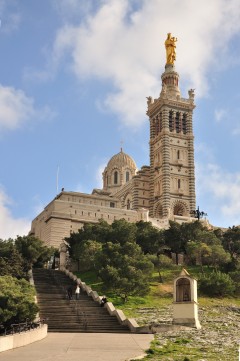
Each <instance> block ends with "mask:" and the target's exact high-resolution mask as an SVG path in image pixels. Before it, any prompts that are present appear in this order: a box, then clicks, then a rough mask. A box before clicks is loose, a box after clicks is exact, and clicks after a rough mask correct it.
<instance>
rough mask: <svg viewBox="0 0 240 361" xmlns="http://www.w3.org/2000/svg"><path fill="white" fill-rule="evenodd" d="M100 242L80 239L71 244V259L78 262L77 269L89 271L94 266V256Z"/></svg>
mask: <svg viewBox="0 0 240 361" xmlns="http://www.w3.org/2000/svg"><path fill="white" fill-rule="evenodd" d="M101 248H102V244H101V243H99V242H97V241H91V240H87V241H82V242H80V243H76V244H74V245H73V246H72V255H73V259H75V260H76V261H77V262H78V271H79V270H81V271H89V270H91V269H94V268H95V256H96V254H97V253H98V252H99V251H100V250H101Z"/></svg>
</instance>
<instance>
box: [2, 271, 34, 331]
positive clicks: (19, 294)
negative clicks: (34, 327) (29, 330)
mask: <svg viewBox="0 0 240 361" xmlns="http://www.w3.org/2000/svg"><path fill="white" fill-rule="evenodd" d="M34 295H35V290H34V288H33V287H32V286H30V284H29V283H28V282H27V281H26V280H24V279H21V280H18V279H16V278H14V277H11V276H1V277H0V324H2V325H3V326H4V327H9V325H11V323H19V322H23V321H25V320H26V319H29V321H33V320H34V318H35V316H36V313H37V311H38V307H37V305H36V304H35V300H34Z"/></svg>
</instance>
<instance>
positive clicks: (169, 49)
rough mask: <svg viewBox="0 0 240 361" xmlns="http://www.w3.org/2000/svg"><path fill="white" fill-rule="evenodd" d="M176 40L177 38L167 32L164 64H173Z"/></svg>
mask: <svg viewBox="0 0 240 361" xmlns="http://www.w3.org/2000/svg"><path fill="white" fill-rule="evenodd" d="M176 42H177V38H174V37H172V36H171V33H168V34H167V39H166V40H165V48H166V58H167V62H166V64H171V65H173V64H174V61H175V60H176Z"/></svg>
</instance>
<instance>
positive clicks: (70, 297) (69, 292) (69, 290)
mask: <svg viewBox="0 0 240 361" xmlns="http://www.w3.org/2000/svg"><path fill="white" fill-rule="evenodd" d="M67 296H68V299H69V300H71V299H72V287H71V286H69V287H68V289H67Z"/></svg>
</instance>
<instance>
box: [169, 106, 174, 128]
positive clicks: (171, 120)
mask: <svg viewBox="0 0 240 361" xmlns="http://www.w3.org/2000/svg"><path fill="white" fill-rule="evenodd" d="M173 129H174V124H173V111H172V110H170V112H169V130H170V132H172V131H173Z"/></svg>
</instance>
